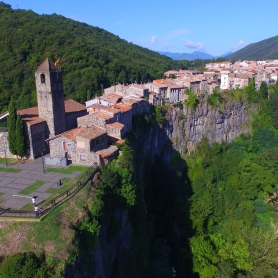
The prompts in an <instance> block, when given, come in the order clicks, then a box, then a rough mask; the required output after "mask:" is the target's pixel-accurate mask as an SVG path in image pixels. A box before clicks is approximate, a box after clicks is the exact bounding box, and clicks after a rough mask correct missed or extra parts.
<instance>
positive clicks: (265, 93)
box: [260, 81, 268, 99]
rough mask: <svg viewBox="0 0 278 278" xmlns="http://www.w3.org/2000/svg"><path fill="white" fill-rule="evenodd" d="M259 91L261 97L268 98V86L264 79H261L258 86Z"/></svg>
mask: <svg viewBox="0 0 278 278" xmlns="http://www.w3.org/2000/svg"><path fill="white" fill-rule="evenodd" d="M260 93H261V97H262V98H263V99H267V98H268V86H267V84H266V82H265V81H263V82H262V84H261V86H260Z"/></svg>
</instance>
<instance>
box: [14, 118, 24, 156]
mask: <svg viewBox="0 0 278 278" xmlns="http://www.w3.org/2000/svg"><path fill="white" fill-rule="evenodd" d="M15 134H16V138H15V139H16V142H15V143H16V152H17V154H18V155H19V156H20V157H23V156H24V154H25V153H26V145H25V136H24V127H23V122H22V119H21V116H20V115H19V114H18V115H17V119H16V130H15Z"/></svg>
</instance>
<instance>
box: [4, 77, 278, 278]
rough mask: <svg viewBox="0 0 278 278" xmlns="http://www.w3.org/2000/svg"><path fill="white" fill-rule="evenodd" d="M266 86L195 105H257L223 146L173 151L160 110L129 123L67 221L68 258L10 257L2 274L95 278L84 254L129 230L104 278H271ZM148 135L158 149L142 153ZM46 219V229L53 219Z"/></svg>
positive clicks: (273, 148) (276, 143)
mask: <svg viewBox="0 0 278 278" xmlns="http://www.w3.org/2000/svg"><path fill="white" fill-rule="evenodd" d="M265 85H266V84H264V83H263V85H262V86H261V88H260V90H259V91H255V89H254V88H255V86H254V84H253V82H251V83H250V86H248V87H247V88H245V89H237V90H235V91H231V92H230V93H229V96H227V95H226V96H225V95H223V94H221V92H215V93H214V94H213V96H212V97H211V99H209V100H203V101H208V102H209V103H210V105H211V106H212V108H211V109H213V106H217V105H220V106H221V104H222V103H223V102H224V101H225V98H226V97H229V100H230V98H234V100H235V101H236V99H240V100H241V101H242V102H243V103H249V104H253V103H256V105H258V107H259V110H258V113H257V114H254V116H253V121H252V127H253V131H252V133H250V134H242V135H241V136H240V137H238V138H237V139H236V140H234V141H233V142H231V143H230V144H228V143H226V142H222V143H213V144H212V145H209V143H208V140H207V138H205V137H204V138H203V139H202V140H201V141H200V142H199V144H198V145H197V149H196V151H189V152H187V153H183V154H182V153H181V152H178V151H177V150H175V149H174V147H173V142H171V140H170V139H169V138H168V137H167V136H166V135H165V133H164V130H163V128H162V127H163V122H165V121H167V119H166V118H167V117H166V114H165V113H167V112H166V107H162V108H161V109H154V110H153V111H152V112H151V113H150V114H148V115H143V116H137V117H135V118H134V119H133V132H132V133H130V134H129V136H128V138H127V140H126V143H125V144H123V145H119V148H120V149H121V152H122V155H121V156H120V157H119V158H118V159H117V160H115V161H113V162H112V163H110V164H109V165H108V166H107V167H103V168H101V174H100V177H99V180H98V181H96V182H95V186H94V187H91V188H88V190H89V191H90V193H89V194H90V196H91V197H90V198H89V199H88V200H87V201H86V203H87V205H86V206H85V207H84V206H83V211H84V212H83V213H85V216H84V217H83V218H82V219H79V221H78V222H77V223H75V224H71V225H72V226H71V227H72V229H73V230H74V231H75V233H74V239H73V240H72V247H71V248H70V249H69V250H68V257H67V260H66V261H61V259H60V260H58V259H57V258H56V259H55V260H53V259H52V260H50V259H49V257H47V254H45V255H46V257H45V256H44V254H39V253H38V254H34V253H21V254H14V255H12V256H9V257H8V258H7V259H5V260H4V262H3V264H2V274H4V273H14V272H16V271H17V273H20V274H18V277H29V276H28V275H31V274H35V276H34V277H50V276H51V277H64V276H66V277H73V274H74V272H72V271H71V268H73V266H75V265H76V264H77V266H75V267H76V268H78V264H79V265H81V266H79V271H80V272H81V273H82V271H83V272H84V271H85V270H86V271H85V272H86V273H87V274H86V275H85V274H84V277H94V276H93V275H94V274H93V273H94V269H95V267H96V265H94V264H93V263H92V262H94V259H93V256H92V250H94V249H95V248H96V247H97V245H98V244H99V243H100V242H102V243H103V242H104V244H105V246H109V242H110V243H111V241H112V242H113V241H118V240H119V239H118V237H119V235H120V234H121V233H123V231H122V230H123V229H128V231H129V232H128V233H127V232H126V231H125V238H126V240H127V241H130V242H129V244H128V248H127V249H125V250H124V251H123V250H122V249H121V251H120V253H119V257H117V259H114V260H113V261H111V262H110V264H111V265H109V267H107V268H106V269H107V271H108V272H107V273H109V275H108V274H107V275H106V277H165V278H166V277H167V278H168V277H201V278H205V277H225V278H226V277H231V278H234V277H276V276H277V275H278V262H277V256H278V241H277V239H278V236H277V223H278V222H277V221H278V215H277V209H278V206H277V199H278V195H277V193H276V192H277V191H278V188H277V179H278V167H277V165H278V130H277V129H278V117H277V111H278V84H275V85H271V86H265ZM200 101H201V100H200ZM168 109H171V108H169V107H168ZM192 109H195V107H192ZM157 136H159V138H160V143H161V144H162V147H161V146H160V148H159V149H157V154H155V155H151V152H152V151H153V150H151V149H150V148H149V146H148V145H147V144H146V142H147V140H148V139H149V138H150V137H153V138H156V137H157ZM138 138H140V140H138ZM92 196H94V198H92ZM65 207H67V206H65ZM58 215H59V213H57V214H56V217H58ZM123 215H126V216H127V218H126V219H125V220H124V223H123V222H122V219H123ZM50 217H53V220H52V222H53V221H54V217H55V215H54V214H53V216H50ZM55 221H56V222H57V223H59V220H57V219H56V220H55ZM55 221H54V222H55ZM56 222H55V223H56ZM57 223H56V224H55V225H57ZM42 224H44V222H42ZM62 227H63V226H62ZM103 233H104V234H103ZM113 246H114V247H113V248H115V245H113ZM117 246H118V247H117V248H121V247H122V246H123V241H118V245H117ZM105 252H107V256H108V258H109V261H110V257H109V256H112V255H111V254H110V253H109V251H108V250H106V251H105ZM110 252H111V250H110ZM56 260H57V262H56ZM81 262H82V264H81ZM103 263H104V262H103ZM30 264H32V265H34V267H33V268H30V267H29V266H30ZM61 265H65V266H67V267H66V268H63V269H61ZM59 267H60V268H59ZM84 269H85V270H84ZM13 270H15V271H14V272H11V271H13ZM64 271H66V274H65V272H64ZM67 271H68V272H67ZM80 272H79V273H80ZM85 272H84V273H85ZM23 274H24V275H25V276H24V275H23ZM3 277H10V276H3Z"/></svg>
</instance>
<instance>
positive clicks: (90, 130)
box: [75, 126, 107, 140]
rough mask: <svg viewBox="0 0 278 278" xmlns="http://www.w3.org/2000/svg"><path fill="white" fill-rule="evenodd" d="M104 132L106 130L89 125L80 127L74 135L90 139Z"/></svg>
mask: <svg viewBox="0 0 278 278" xmlns="http://www.w3.org/2000/svg"><path fill="white" fill-rule="evenodd" d="M106 133H107V132H106V130H104V129H101V128H99V127H96V126H89V127H83V128H80V130H79V131H78V132H77V133H76V134H75V136H79V137H82V138H86V139H89V140H92V139H95V138H98V137H100V136H102V135H104V134H106Z"/></svg>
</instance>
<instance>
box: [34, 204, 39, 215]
mask: <svg viewBox="0 0 278 278" xmlns="http://www.w3.org/2000/svg"><path fill="white" fill-rule="evenodd" d="M35 215H36V217H38V216H39V208H38V207H37V206H35Z"/></svg>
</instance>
